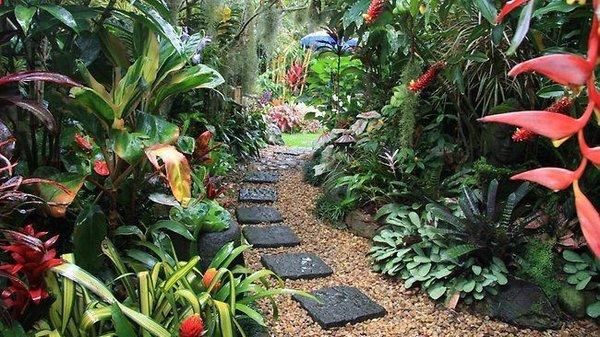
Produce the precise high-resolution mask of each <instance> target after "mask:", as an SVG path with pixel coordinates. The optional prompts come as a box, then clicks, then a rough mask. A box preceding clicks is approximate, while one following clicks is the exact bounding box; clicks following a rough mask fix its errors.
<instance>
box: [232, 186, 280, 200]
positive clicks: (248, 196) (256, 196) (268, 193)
mask: <svg viewBox="0 0 600 337" xmlns="http://www.w3.org/2000/svg"><path fill="white" fill-rule="evenodd" d="M276 200H277V191H276V190H274V189H272V188H242V189H240V201H241V202H273V201H276Z"/></svg>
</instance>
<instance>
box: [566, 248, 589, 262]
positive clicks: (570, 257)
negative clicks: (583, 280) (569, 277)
mask: <svg viewBox="0 0 600 337" xmlns="http://www.w3.org/2000/svg"><path fill="white" fill-rule="evenodd" d="M562 256H563V258H564V259H565V260H567V261H569V262H575V263H578V262H579V263H580V262H585V261H583V259H582V258H581V256H579V254H577V253H575V252H574V251H572V250H565V251H564V252H563V253H562Z"/></svg>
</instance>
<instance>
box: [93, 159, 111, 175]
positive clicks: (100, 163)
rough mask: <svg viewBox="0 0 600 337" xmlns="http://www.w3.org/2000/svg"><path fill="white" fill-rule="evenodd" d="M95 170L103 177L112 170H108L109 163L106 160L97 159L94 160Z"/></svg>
mask: <svg viewBox="0 0 600 337" xmlns="http://www.w3.org/2000/svg"><path fill="white" fill-rule="evenodd" d="M94 172H96V173H98V174H99V175H101V176H103V177H106V176H108V175H109V174H110V171H109V170H108V164H107V163H106V161H104V160H96V161H95V162H94Z"/></svg>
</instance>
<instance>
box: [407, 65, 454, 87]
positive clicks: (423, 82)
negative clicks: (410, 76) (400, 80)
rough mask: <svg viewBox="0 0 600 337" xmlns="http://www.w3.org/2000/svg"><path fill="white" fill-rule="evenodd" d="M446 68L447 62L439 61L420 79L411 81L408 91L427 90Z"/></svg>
mask: <svg viewBox="0 0 600 337" xmlns="http://www.w3.org/2000/svg"><path fill="white" fill-rule="evenodd" d="M445 66H446V62H444V61H438V62H436V63H434V64H433V65H432V66H431V67H429V69H428V70H427V71H426V72H425V73H424V74H423V75H421V77H419V78H418V79H416V80H412V81H410V83H409V84H408V89H410V90H411V91H414V92H417V91H421V90H423V89H425V88H427V86H429V85H430V84H431V82H433V80H434V79H435V77H436V76H437V75H438V74H439V72H440V71H441V70H442V69H444V67H445Z"/></svg>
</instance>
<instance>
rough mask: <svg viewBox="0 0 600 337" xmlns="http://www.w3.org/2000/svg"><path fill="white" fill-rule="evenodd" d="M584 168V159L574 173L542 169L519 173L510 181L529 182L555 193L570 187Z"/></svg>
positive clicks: (556, 169)
mask: <svg viewBox="0 0 600 337" xmlns="http://www.w3.org/2000/svg"><path fill="white" fill-rule="evenodd" d="M586 166H587V160H586V159H584V160H583V161H582V162H581V164H580V165H579V167H578V168H577V170H575V171H571V170H567V169H564V168H559V167H542V168H538V169H535V170H531V171H526V172H523V173H519V174H517V175H514V176H512V177H511V178H510V179H511V180H527V181H531V182H534V183H538V184H540V185H542V186H544V187H546V188H549V189H551V190H553V191H554V192H557V191H560V190H564V189H565V188H567V187H569V186H571V184H573V181H575V180H577V179H579V178H580V177H581V175H582V174H583V171H585V167H586Z"/></svg>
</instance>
